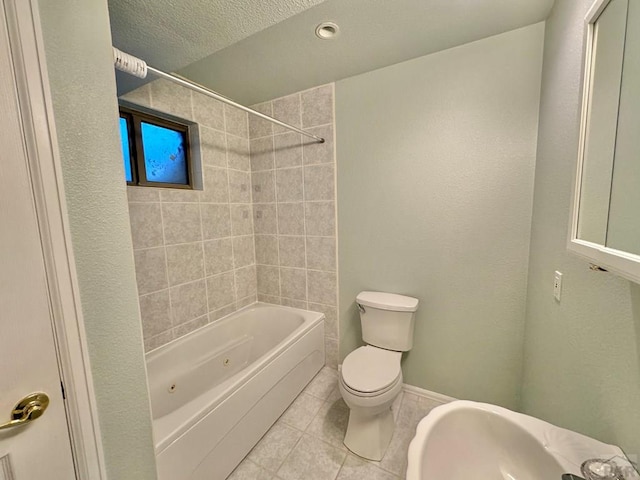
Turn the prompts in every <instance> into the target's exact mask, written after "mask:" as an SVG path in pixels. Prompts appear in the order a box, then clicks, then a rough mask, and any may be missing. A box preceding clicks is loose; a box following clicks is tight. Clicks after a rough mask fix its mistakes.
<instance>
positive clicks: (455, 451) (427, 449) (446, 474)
mask: <svg viewBox="0 0 640 480" xmlns="http://www.w3.org/2000/svg"><path fill="white" fill-rule="evenodd" d="M590 459H601V460H605V461H608V460H610V461H612V462H616V464H617V465H619V466H620V467H619V471H620V472H622V473H624V475H625V476H624V477H622V478H624V479H625V480H631V479H634V480H638V479H640V476H638V474H637V473H636V472H635V470H634V469H633V467H632V466H631V465H630V464H629V463H628V462H627V461H626V457H625V455H624V453H623V452H622V450H621V449H620V448H618V447H616V446H614V445H608V444H606V443H602V442H599V441H598V440H594V439H593V438H589V437H586V436H584V435H581V434H579V433H576V432H572V431H570V430H566V429H563V428H560V427H556V426H555V425H552V424H550V423H547V422H544V421H542V420H539V419H537V418H533V417H529V416H527V415H523V414H520V413H516V412H512V411H511V410H507V409H506V408H502V407H498V406H495V405H489V404H485V403H476V402H469V401H462V400H460V401H455V402H451V403H448V404H446V405H442V406H440V407H437V408H434V409H433V410H432V411H431V412H430V413H429V414H428V415H427V416H426V417H425V418H423V419H422V420H421V421H420V423H419V424H418V427H417V429H416V435H415V437H414V438H413V440H412V442H411V445H410V446H409V452H408V467H407V477H406V478H407V480H561V478H562V475H563V474H567V473H568V474H573V475H576V476H577V477H585V475H584V472H583V471H581V466H582V465H583V463H584V462H585V461H587V460H590ZM594 478H598V477H594ZM599 478H603V477H599ZM610 478H620V477H610Z"/></svg>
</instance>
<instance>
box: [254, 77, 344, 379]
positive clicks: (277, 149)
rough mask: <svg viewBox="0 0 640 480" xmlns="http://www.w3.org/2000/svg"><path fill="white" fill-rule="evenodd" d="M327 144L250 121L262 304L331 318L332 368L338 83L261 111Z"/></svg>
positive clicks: (333, 357) (330, 352)
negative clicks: (314, 312) (336, 98)
mask: <svg viewBox="0 0 640 480" xmlns="http://www.w3.org/2000/svg"><path fill="white" fill-rule="evenodd" d="M254 108H255V109H256V110H259V111H261V112H263V113H266V114H267V115H270V116H273V117H275V118H277V119H279V120H282V121H284V122H286V123H289V124H290V125H294V126H297V127H302V128H303V129H305V130H307V131H309V132H310V133H313V134H315V135H317V136H320V137H323V138H325V140H326V141H325V143H322V144H319V143H317V142H315V141H313V140H311V139H308V138H307V137H302V136H301V135H299V134H297V133H295V132H290V131H288V130H286V129H284V128H282V127H279V126H277V125H273V124H271V123H269V122H265V121H264V120H262V119H260V118H258V117H255V116H249V137H250V144H251V145H250V148H251V183H252V193H253V214H254V226H255V245H256V263H257V275H258V279H257V283H258V299H259V300H261V301H264V302H269V303H277V304H282V305H289V306H295V307H301V308H308V309H309V310H315V311H319V312H323V313H324V314H325V316H326V323H325V337H326V338H325V346H326V354H327V364H328V365H330V366H334V367H335V366H336V364H337V360H338V359H337V357H338V353H337V349H338V325H337V313H336V304H337V273H336V270H337V269H336V265H337V263H336V204H335V200H336V177H335V149H334V88H333V84H330V85H324V86H321V87H318V88H314V89H311V90H306V91H303V92H300V93H296V94H293V95H289V96H286V97H283V98H278V99H275V100H272V101H270V102H265V103H261V104H259V105H256V106H254Z"/></svg>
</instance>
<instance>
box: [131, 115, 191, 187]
mask: <svg viewBox="0 0 640 480" xmlns="http://www.w3.org/2000/svg"><path fill="white" fill-rule="evenodd" d="M119 111H120V116H119V118H124V119H125V120H126V121H127V127H128V128H127V130H128V132H129V162H130V165H131V181H127V185H130V186H134V187H159V188H178V189H182V190H193V189H194V188H193V182H194V174H193V161H192V158H191V155H192V148H191V132H190V125H188V124H186V123H180V122H176V121H175V120H169V119H168V118H165V117H161V116H158V115H153V114H150V113H146V112H141V111H139V110H135V109H132V108H129V107H125V106H123V105H119ZM142 122H145V123H149V124H151V125H157V126H159V127H163V128H167V129H170V130H174V131H177V132H180V133H182V134H183V136H184V143H185V149H184V150H185V162H186V164H187V172H186V173H187V183H186V184H182V183H165V182H152V181H149V180H148V179H147V170H146V166H145V161H144V160H145V157H144V145H143V143H142V126H141V123H142ZM123 158H124V152H123Z"/></svg>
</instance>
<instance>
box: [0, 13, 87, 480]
mask: <svg viewBox="0 0 640 480" xmlns="http://www.w3.org/2000/svg"><path fill="white" fill-rule="evenodd" d="M20 119H21V117H20V112H19V108H18V99H17V92H16V83H15V78H14V72H13V68H12V62H11V50H10V46H9V37H8V35H7V22H6V17H5V12H4V8H3V2H2V0H0V480H35V479H51V480H73V479H75V478H76V475H75V472H74V464H73V457H72V454H71V444H70V439H69V432H68V428H67V419H66V415H65V408H64V403H63V396H62V389H61V382H60V374H59V367H58V359H57V354H56V345H55V342H54V332H53V326H52V325H53V323H52V317H51V312H50V304H49V296H48V289H47V281H46V276H45V269H44V260H43V252H42V245H41V241H40V234H39V229H38V222H37V217H36V210H35V206H34V199H33V192H32V187H31V179H30V175H29V167H28V163H27V157H26V153H25V146H24V145H25V144H24V137H23V131H22V125H21V120H20ZM35 392H42V393H45V394H46V395H48V397H49V399H50V403H49V405H48V408H47V409H46V411H45V412H44V413H43V414H42V416H40V417H39V418H37V419H35V420H33V421H31V422H27V423H26V424H23V425H20V426H13V427H11V428H5V429H2V425H4V424H6V423H7V422H9V421H11V419H12V416H11V413H12V410H13V409H14V406H15V405H16V404H17V403H18V402H19V401H20V400H21V399H22V398H23V397H25V396H27V395H28V394H31V393H35ZM34 407H35V408H34ZM31 408H32V409H33V411H35V413H33V414H32V416H33V417H36V416H38V413H40V412H39V408H38V406H37V405H36V404H32V405H31ZM16 416H17V417H19V418H22V415H20V414H16ZM25 416H28V415H26V413H25Z"/></svg>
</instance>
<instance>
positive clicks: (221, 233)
mask: <svg viewBox="0 0 640 480" xmlns="http://www.w3.org/2000/svg"><path fill="white" fill-rule="evenodd" d="M123 98H124V99H126V100H128V101H130V102H133V103H136V104H138V105H142V106H146V107H150V108H153V109H154V110H158V111H161V112H165V113H170V114H172V115H175V116H177V117H180V118H183V119H187V120H192V121H194V122H197V123H198V124H199V125H200V127H199V129H200V130H199V131H200V137H201V141H200V144H201V150H202V153H201V154H202V168H203V170H204V171H203V173H204V185H203V187H204V188H203V190H202V191H194V190H178V189H168V188H167V189H163V188H150V187H128V195H129V213H130V217H131V232H132V236H133V247H134V255H135V264H136V277H137V281H138V292H139V294H140V310H141V315H142V326H143V333H144V341H145V349H146V350H151V349H153V348H155V347H158V346H160V345H163V344H165V343H167V342H169V341H170V340H172V339H174V338H177V337H180V336H182V335H185V334H186V333H188V332H190V331H192V330H194V329H195V328H198V327H201V326H203V325H205V324H206V323H208V322H212V321H214V320H217V319H218V318H220V317H222V316H224V315H227V314H229V313H231V312H234V311H235V310H237V309H239V308H241V307H243V306H244V305H247V304H250V303H253V302H255V301H256V267H255V254H254V238H253V221H252V211H251V177H250V176H251V173H250V158H249V140H248V136H249V134H248V119H247V114H246V113H244V112H242V111H240V110H238V109H235V108H230V107H227V106H223V104H221V103H219V102H217V101H215V100H213V99H210V98H208V97H205V96H203V95H200V94H198V93H194V92H191V90H188V89H186V88H183V87H180V86H176V85H173V84H171V83H168V82H165V81H164V80H158V81H155V82H152V83H150V84H148V85H145V86H144V87H141V88H139V89H137V90H135V91H133V92H131V93H130V94H128V95H126V96H125V97H123Z"/></svg>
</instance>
